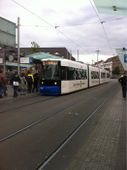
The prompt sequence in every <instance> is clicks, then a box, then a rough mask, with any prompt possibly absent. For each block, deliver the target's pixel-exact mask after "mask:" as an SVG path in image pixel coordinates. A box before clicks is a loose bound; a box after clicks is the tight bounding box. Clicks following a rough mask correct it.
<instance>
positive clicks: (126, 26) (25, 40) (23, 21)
mask: <svg viewBox="0 0 127 170" xmlns="http://www.w3.org/2000/svg"><path fill="white" fill-rule="evenodd" d="M91 3H92V4H91ZM94 7H95V5H94V3H93V1H92V0H36V1H35V0H0V16H1V17H3V18H6V19H8V20H10V21H12V22H15V23H16V22H17V17H20V25H21V26H20V46H21V47H30V46H31V42H32V41H35V42H36V43H38V44H39V46H40V47H66V48H67V49H68V50H69V51H70V52H71V53H72V55H73V56H74V57H75V58H76V59H77V51H79V60H80V61H84V62H86V63H92V60H93V61H94V62H95V61H97V52H96V51H97V50H99V60H101V59H102V60H105V59H107V58H108V57H111V56H113V55H116V52H115V49H116V48H123V47H127V15H126V16H125V15H120V14H117V12H114V14H112V15H111V14H104V13H97V12H96V9H95V8H94ZM100 21H102V22H101V23H100Z"/></svg>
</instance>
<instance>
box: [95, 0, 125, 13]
mask: <svg viewBox="0 0 127 170" xmlns="http://www.w3.org/2000/svg"><path fill="white" fill-rule="evenodd" d="M94 3H95V5H96V7H97V9H98V12H100V13H105V14H116V15H121V14H122V15H127V3H126V1H125V0H116V1H113V0H94Z"/></svg>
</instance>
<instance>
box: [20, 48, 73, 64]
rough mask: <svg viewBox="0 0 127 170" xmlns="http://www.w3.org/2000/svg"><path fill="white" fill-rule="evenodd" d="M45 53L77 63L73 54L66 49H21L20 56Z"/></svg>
mask: <svg viewBox="0 0 127 170" xmlns="http://www.w3.org/2000/svg"><path fill="white" fill-rule="evenodd" d="M34 50H35V52H44V53H49V54H52V55H56V56H58V57H62V58H66V59H70V60H73V61H75V58H74V57H73V56H72V54H71V53H70V52H69V51H68V50H67V49H66V48H65V47H45V48H42V47H39V48H34V49H33V48H28V47H26V48H20V54H21V56H24V57H25V56H26V55H29V54H32V53H35V52H34Z"/></svg>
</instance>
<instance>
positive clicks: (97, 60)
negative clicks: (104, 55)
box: [96, 49, 100, 65]
mask: <svg viewBox="0 0 127 170" xmlns="http://www.w3.org/2000/svg"><path fill="white" fill-rule="evenodd" d="M96 52H97V65H98V58H99V52H100V50H99V49H98V50H96Z"/></svg>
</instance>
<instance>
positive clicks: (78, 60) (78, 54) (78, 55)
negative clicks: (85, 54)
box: [77, 50, 79, 61]
mask: <svg viewBox="0 0 127 170" xmlns="http://www.w3.org/2000/svg"><path fill="white" fill-rule="evenodd" d="M77 61H79V50H77Z"/></svg>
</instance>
